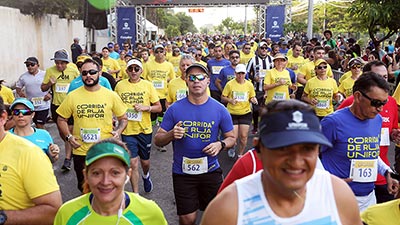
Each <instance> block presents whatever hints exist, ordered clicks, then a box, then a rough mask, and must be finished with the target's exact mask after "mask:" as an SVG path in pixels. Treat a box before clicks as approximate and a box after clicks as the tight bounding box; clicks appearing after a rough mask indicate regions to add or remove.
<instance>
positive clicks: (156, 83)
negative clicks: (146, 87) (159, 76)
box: [153, 80, 164, 89]
mask: <svg viewBox="0 0 400 225" xmlns="http://www.w3.org/2000/svg"><path fill="white" fill-rule="evenodd" d="M153 86H154V88H155V89H164V81H163V80H153Z"/></svg>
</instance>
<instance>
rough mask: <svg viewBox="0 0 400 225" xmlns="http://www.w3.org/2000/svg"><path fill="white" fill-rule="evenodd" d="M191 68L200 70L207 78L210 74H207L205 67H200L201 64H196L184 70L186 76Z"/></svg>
mask: <svg viewBox="0 0 400 225" xmlns="http://www.w3.org/2000/svg"><path fill="white" fill-rule="evenodd" d="M193 68H200V69H201V70H203V71H204V72H205V73H206V74H207V76H210V74H209V73H208V69H207V68H206V67H205V66H203V65H201V64H198V63H194V64H192V65H190V66H189V67H188V68H187V69H186V74H189V71H190V70H191V69H193Z"/></svg>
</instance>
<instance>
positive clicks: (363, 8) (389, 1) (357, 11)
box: [348, 0, 400, 46]
mask: <svg viewBox="0 0 400 225" xmlns="http://www.w3.org/2000/svg"><path fill="white" fill-rule="evenodd" d="M348 12H349V13H350V15H351V17H352V19H353V20H355V21H358V22H359V26H360V27H361V28H364V29H365V30H368V34H369V36H370V38H371V39H372V40H373V41H374V43H375V46H376V45H378V44H379V43H381V42H382V41H384V40H386V39H388V38H389V37H390V36H392V35H393V34H395V33H396V32H398V31H399V29H400V20H399V19H398V15H399V12H400V4H399V1H398V0H381V1H376V0H355V1H354V2H353V4H352V6H351V7H350V8H349V10H348ZM378 32H382V33H384V35H383V37H382V38H378V37H377V33H378Z"/></svg>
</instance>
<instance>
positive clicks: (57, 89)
mask: <svg viewBox="0 0 400 225" xmlns="http://www.w3.org/2000/svg"><path fill="white" fill-rule="evenodd" d="M70 64H71V63H68V65H67V68H66V69H65V70H64V71H63V72H60V71H58V70H57V67H56V66H52V67H50V68H48V69H47V70H46V74H45V76H44V79H43V84H48V83H49V82H50V78H55V79H56V83H55V84H54V85H53V86H52V87H51V90H52V91H53V99H52V103H53V104H54V105H60V104H61V103H62V102H63V101H64V99H65V97H66V96H67V93H68V89H69V84H70V83H71V81H72V80H74V79H75V78H77V77H78V76H79V74H80V73H79V70H77V69H75V67H73V66H70Z"/></svg>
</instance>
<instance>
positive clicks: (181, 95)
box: [176, 89, 186, 101]
mask: <svg viewBox="0 0 400 225" xmlns="http://www.w3.org/2000/svg"><path fill="white" fill-rule="evenodd" d="M182 98H186V89H181V90H177V91H176V100H177V101H178V100H181V99H182Z"/></svg>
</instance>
